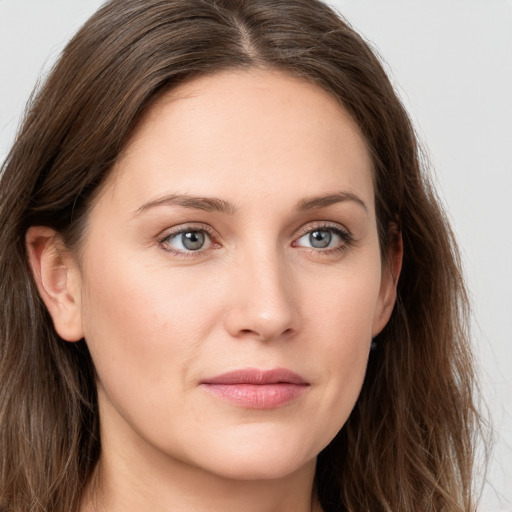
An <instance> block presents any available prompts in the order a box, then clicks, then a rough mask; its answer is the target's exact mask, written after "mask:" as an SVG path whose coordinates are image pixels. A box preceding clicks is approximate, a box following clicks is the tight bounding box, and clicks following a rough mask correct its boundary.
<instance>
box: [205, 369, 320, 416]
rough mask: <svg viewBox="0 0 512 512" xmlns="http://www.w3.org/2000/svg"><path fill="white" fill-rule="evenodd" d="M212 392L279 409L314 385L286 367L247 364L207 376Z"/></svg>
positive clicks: (208, 389) (207, 387)
mask: <svg viewBox="0 0 512 512" xmlns="http://www.w3.org/2000/svg"><path fill="white" fill-rule="evenodd" d="M200 386H201V387H202V388H203V389H204V390H205V391H206V392H208V393H209V394H211V395H213V396H214V397H216V398H220V399H221V400H225V401H228V402H230V403H232V404H234V405H236V406H239V407H243V408H247V409H275V408H277V407H281V406H284V405H286V404H289V403H290V402H293V401H294V400H297V399H298V398H299V397H300V396H301V395H302V394H303V393H304V392H305V391H306V390H307V389H308V388H309V386H310V384H309V382H307V381H306V380H305V379H304V378H303V377H302V376H300V375H299V374H297V373H295V372H292V371H290V370H287V369H285V368H275V369H271V370H259V369H256V368H246V369H240V370H234V371H231V372H227V373H223V374H222V375H217V376H215V377H210V378H207V379H204V380H202V381H201V382H200Z"/></svg>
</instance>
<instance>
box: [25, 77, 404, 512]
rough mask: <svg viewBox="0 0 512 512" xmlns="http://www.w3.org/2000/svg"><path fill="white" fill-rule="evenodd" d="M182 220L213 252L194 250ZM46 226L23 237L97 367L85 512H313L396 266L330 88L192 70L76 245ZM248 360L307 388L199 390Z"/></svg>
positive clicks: (53, 308) (54, 304)
mask: <svg viewBox="0 0 512 512" xmlns="http://www.w3.org/2000/svg"><path fill="white" fill-rule="evenodd" d="M176 195H180V196H182V195H186V196H194V197H198V198H216V200H221V201H222V204H223V205H224V208H223V209H222V211H220V210H218V209H215V208H214V209H212V208H211V203H209V205H210V206H209V207H207V206H205V204H204V202H202V203H198V202H197V201H195V202H194V201H190V200H189V199H187V200H183V199H180V200H176V199H173V200H169V197H171V196H172V197H175V196H176ZM333 195H336V198H335V199H333V198H332V196H333ZM319 197H324V198H325V197H331V200H329V201H326V200H324V201H323V202H322V201H316V202H315V201H313V202H312V201H311V200H312V198H319ZM166 198H167V199H166ZM308 201H309V204H308V208H302V209H301V208H299V207H300V206H301V205H302V206H304V203H306V202H308ZM218 203H219V201H217V203H215V204H216V205H218ZM327 203H329V204H327ZM198 206H201V208H198ZM180 229H185V230H188V231H189V232H190V231H191V230H192V231H193V230H195V231H196V232H197V231H199V232H201V233H203V232H202V231H201V230H206V231H205V232H204V233H205V234H204V236H205V240H206V242H205V245H204V246H203V247H202V248H200V249H199V250H195V251H190V250H189V251H187V250H186V249H185V248H184V246H183V243H182V238H181V237H180V235H176V231H177V230H178V231H179V230H180ZM333 229H334V230H341V232H342V233H343V235H342V236H340V235H338V234H336V232H335V231H332V230H333ZM315 230H317V231H318V230H320V231H322V233H321V234H322V236H328V234H330V236H331V243H330V245H329V246H328V247H327V248H318V247H313V246H312V239H311V237H310V233H311V232H314V231H315ZM329 230H331V231H329ZM326 233H328V234H327V235H326ZM54 235H55V233H54V232H52V231H51V230H50V229H49V228H45V227H32V228H31V229H30V230H29V232H28V233H27V247H28V249H29V254H30V260H31V264H32V267H33V269H34V274H35V276H36V280H37V282H38V286H39V290H40V293H41V296H42V298H43V300H44V301H45V303H46V304H47V306H48V309H49V311H50V313H51V315H52V317H53V320H54V324H55V328H56V329H57V332H58V333H59V334H60V335H61V337H62V338H64V339H65V340H68V341H70V342H73V341H76V340H78V339H81V338H82V337H85V339H86V341H87V344H88V346H89V349H90V352H91V355H92V358H93V361H94V364H95V366H96V369H97V373H98V396H99V404H100V421H101V439H102V456H101V459H100V463H99V465H98V470H97V472H96V474H95V479H94V486H93V485H91V486H90V489H89V492H88V493H87V494H86V496H87V499H86V500H85V501H84V504H83V509H82V510H95V509H99V510H108V511H112V512H114V511H118V510H119V511H121V510H123V511H124V512H126V511H128V512H129V511H132V510H133V511H139V512H140V511H152V512H155V511H157V512H159V511H164V510H165V511H168V510H173V511H174V510H176V511H184V512H185V511H196V512H197V511H201V510H205V511H206V510H208V511H209V512H212V511H223V512H226V511H228V512H229V511H240V510H244V511H248V512H251V511H254V512H256V511H258V512H270V511H275V512H277V511H279V512H292V511H293V512H301V511H303V512H305V511H310V510H320V507H319V505H318V503H316V501H315V498H314V495H313V490H312V483H313V478H314V470H315V460H316V456H317V455H318V453H319V452H320V451H321V450H322V449H323V448H324V447H325V446H326V445H327V444H328V443H329V442H330V441H331V439H332V438H333V437H334V436H335V434H336V433H337V432H338V431H339V429H340V428H341V427H342V426H343V424H344V423H345V421H346V419H347V417H348V416H349V414H350V412H351V410H352V408H353V406H354V403H355V401H356V399H357V396H358V394H359V391H360V389H361V385H362V382H363V378H364V374H365V369H366V364H367V360H368V354H369V347H370V342H371V339H372V337H373V336H375V335H376V334H378V333H379V332H380V331H381V330H382V328H383V327H384V325H385V324H386V322H387V320H388V319H389V316H390V314H391V310H392V308H393V304H394V300H395V285H396V279H395V278H394V277H393V276H397V275H398V272H399V268H400V261H401V250H395V251H394V252H393V253H392V254H390V257H389V264H387V265H384V264H383V262H382V261H381V257H380V249H379V240H378V237H377V227H376V218H375V208H374V189H373V182H372V163H371V159H370V156H369V153H368V151H367V149H366V146H365V142H364V140H363V138H362V136H361V135H360V132H359V130H358V128H357V126H356V125H355V123H354V122H353V121H352V119H351V118H350V117H349V115H348V114H347V113H346V112H345V111H344V110H343V109H342V108H341V107H340V106H339V104H338V103H337V102H336V100H335V99H334V98H333V97H331V96H330V95H329V94H327V93H326V92H324V91H322V90H321V89H319V88H317V87H316V86H313V85H310V84H308V83H306V82H304V81H301V80H298V79H295V78H292V77H289V76H287V75H284V74H281V73H278V72H271V71H264V70H252V71H244V72H234V71H230V72H224V73H221V74H217V75H214V76H209V77H202V78H199V79H195V80H194V81H191V82H188V83H186V84H184V85H182V86H180V87H179V88H177V89H175V90H173V91H171V92H170V93H167V94H166V95H165V96H164V97H163V98H161V99H160V100H159V101H158V103H157V104H155V105H154V106H153V107H152V108H151V109H150V111H149V112H148V114H147V115H146V116H145V118H144V119H143V120H142V122H141V123H140V125H139V127H138V129H137V130H136V132H135V133H134V135H133V137H132V139H131V140H130V141H129V143H128V145H127V147H126V148H125V149H124V151H123V153H122V154H121V156H120V158H119V160H118V162H117V163H116V165H115V167H114V169H113V171H112V173H111V174H110V175H109V177H108V179H107V181H106V183H105V184H104V185H103V187H102V190H101V193H100V195H99V197H98V198H97V200H96V201H95V203H94V205H93V207H92V209H91V212H90V216H89V221H88V225H87V229H86V233H85V236H84V240H83V243H82V246H81V247H80V250H79V253H78V254H75V253H72V252H70V251H67V250H66V248H65V247H62V246H61V247H59V239H58V236H54ZM248 367H250V368H258V369H270V368H276V367H279V368H287V369H290V370H292V371H294V372H296V373H298V374H300V375H301V376H302V377H303V378H304V379H305V381H307V383H308V385H307V387H306V390H305V392H304V393H303V394H302V395H300V396H299V397H298V398H296V399H295V400H292V401H291V402H289V403H286V404H285V405H283V406H280V407H274V408H271V409H253V408H247V407H243V406H240V405H237V404H233V403H231V402H226V401H224V400H221V399H219V398H217V397H215V396H212V395H211V394H210V393H208V392H206V391H205V390H204V388H203V387H202V386H201V385H200V384H201V382H202V380H204V379H205V378H207V377H211V376H215V375H219V374H222V373H225V372H228V371H231V370H235V369H240V368H248ZM93 489H94V490H95V492H93ZM198 489H200V490H201V492H198Z"/></svg>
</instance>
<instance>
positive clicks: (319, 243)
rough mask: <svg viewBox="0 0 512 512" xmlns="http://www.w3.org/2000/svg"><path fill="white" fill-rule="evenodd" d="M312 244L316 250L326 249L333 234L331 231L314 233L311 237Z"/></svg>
mask: <svg viewBox="0 0 512 512" xmlns="http://www.w3.org/2000/svg"><path fill="white" fill-rule="evenodd" d="M309 238H310V242H311V245H312V246H313V247H315V248H316V249H325V248H326V247H328V246H329V244H330V243H331V240H332V234H331V233H330V232H329V231H313V232H312V233H311V234H310V235H309Z"/></svg>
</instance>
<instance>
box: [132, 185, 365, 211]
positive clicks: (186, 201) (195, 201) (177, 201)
mask: <svg viewBox="0 0 512 512" xmlns="http://www.w3.org/2000/svg"><path fill="white" fill-rule="evenodd" d="M345 201H352V202H355V203H356V204H358V205H359V206H361V207H362V208H363V209H364V211H365V212H366V213H368V207H367V206H366V204H365V202H364V201H363V200H362V199H361V198H360V197H359V196H358V195H356V194H354V193H353V192H348V191H347V192H338V193H335V194H328V195H322V196H313V197H306V198H304V199H301V200H300V201H299V202H298V203H297V205H296V206H295V210H296V211H307V210H315V209H320V208H326V207H328V206H331V205H333V204H337V203H342V202H345ZM158 206H181V207H183V208H190V209H194V210H203V211H206V212H218V213H224V214H228V215H235V214H236V213H237V212H238V208H237V207H236V206H235V205H234V204H232V203H229V202H228V201H225V200H223V199H219V198H216V197H200V196H191V195H187V194H171V195H166V196H164V197H160V198H158V199H155V200H153V201H149V202H147V203H145V204H143V205H142V206H141V207H140V208H138V209H137V210H136V211H135V212H134V216H137V215H140V214H141V213H144V212H146V211H147V210H149V209H151V208H155V207H158Z"/></svg>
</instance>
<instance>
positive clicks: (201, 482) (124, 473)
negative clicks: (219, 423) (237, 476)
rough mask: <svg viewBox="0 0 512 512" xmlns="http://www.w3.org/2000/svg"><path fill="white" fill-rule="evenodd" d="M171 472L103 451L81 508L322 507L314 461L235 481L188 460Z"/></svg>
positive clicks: (263, 510) (312, 511) (253, 510)
mask: <svg viewBox="0 0 512 512" xmlns="http://www.w3.org/2000/svg"><path fill="white" fill-rule="evenodd" d="M169 466H172V468H171V467H169V468H168V471H161V470H155V469H154V468H151V469H150V468H148V467H147V466H146V465H145V464H144V463H141V461H139V463H134V464H133V465H131V467H126V466H124V467H123V466H122V465H121V466H120V465H118V464H114V461H112V460H109V458H108V457H104V456H102V459H101V460H100V461H99V464H98V467H97V469H96V471H95V474H94V477H93V478H92V480H91V483H90V485H89V487H88V489H87V492H86V493H85V499H84V503H83V506H82V508H81V512H118V511H119V512H121V511H123V512H135V511H137V512H169V511H171V510H172V511H173V512H192V511H193V512H203V511H204V512H206V511H208V512H239V511H240V510H243V511H244V512H321V511H322V509H321V507H320V505H319V504H318V502H317V500H316V498H315V496H314V493H313V477H314V463H312V464H311V465H310V466H308V467H304V468H301V469H299V470H298V471H296V472H295V473H293V474H291V475H287V476H286V477H283V478H280V479H272V480H255V481H249V480H238V481H237V480H232V479H226V478H222V477H220V476H217V475H212V474H209V473H207V472H205V471H202V470H200V469H198V468H193V467H189V466H187V465H185V464H179V463H176V462H174V463H172V464H170V465H169Z"/></svg>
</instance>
